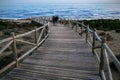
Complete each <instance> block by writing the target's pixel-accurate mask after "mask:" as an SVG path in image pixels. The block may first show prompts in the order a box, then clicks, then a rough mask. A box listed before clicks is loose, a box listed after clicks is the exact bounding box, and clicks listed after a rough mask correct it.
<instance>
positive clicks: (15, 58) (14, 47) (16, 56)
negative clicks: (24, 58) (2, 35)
mask: <svg viewBox="0 0 120 80" xmlns="http://www.w3.org/2000/svg"><path fill="white" fill-rule="evenodd" d="M12 37H13V44H12V48H13V54H14V60H15V61H16V67H18V55H17V47H16V40H15V34H14V32H12Z"/></svg>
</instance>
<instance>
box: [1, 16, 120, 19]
mask: <svg viewBox="0 0 120 80" xmlns="http://www.w3.org/2000/svg"><path fill="white" fill-rule="evenodd" d="M38 17H50V18H52V16H38ZM31 18H32V17H28V18H0V19H1V20H7V19H8V20H19V19H31ZM60 18H61V19H64V18H65V19H70V20H100V19H111V20H116V19H118V20H120V18H69V17H60Z"/></svg>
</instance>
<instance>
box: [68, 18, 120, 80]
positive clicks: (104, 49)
mask: <svg viewBox="0 0 120 80" xmlns="http://www.w3.org/2000/svg"><path fill="white" fill-rule="evenodd" d="M75 21H76V26H77V27H81V28H80V29H81V30H80V31H78V28H77V27H73V25H72V21H71V23H70V20H68V24H69V25H71V27H72V29H73V28H75V30H76V31H77V32H79V34H81V36H82V34H83V31H84V30H85V33H86V37H85V38H86V42H87V43H88V44H89V45H90V46H91V48H92V52H93V54H94V55H95V56H96V58H97V61H98V64H100V67H103V66H104V67H105V68H100V75H101V79H102V80H106V79H108V80H113V78H112V73H111V69H110V65H109V58H108V56H110V59H111V60H112V62H113V63H114V64H115V66H116V68H117V69H118V71H119V72H120V61H119V60H118V59H117V58H116V56H115V54H114V53H113V52H112V50H111V49H110V48H109V47H108V45H107V44H106V43H105V42H104V41H103V39H101V38H100V37H99V36H98V34H97V33H96V31H95V30H92V29H90V28H89V26H88V25H84V23H83V22H82V23H80V22H78V21H77V20H75ZM78 24H79V25H81V26H78ZM74 26H75V25H74ZM91 40H92V42H91ZM96 41H97V42H99V43H100V44H101V45H100V46H96V44H95V42H96ZM97 48H101V58H100V56H99V55H98V53H97V51H96V49H97ZM105 71H106V72H105ZM105 74H107V75H105Z"/></svg>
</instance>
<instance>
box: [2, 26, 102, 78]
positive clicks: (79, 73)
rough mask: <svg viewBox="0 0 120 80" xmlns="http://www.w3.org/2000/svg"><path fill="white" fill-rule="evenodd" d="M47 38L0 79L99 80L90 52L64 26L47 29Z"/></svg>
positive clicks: (76, 35) (86, 46)
mask: <svg viewBox="0 0 120 80" xmlns="http://www.w3.org/2000/svg"><path fill="white" fill-rule="evenodd" d="M49 28H50V31H49V37H48V39H47V40H46V41H45V42H44V43H43V44H42V46H41V47H39V48H38V49H37V50H36V51H35V52H34V53H33V54H32V55H31V56H29V57H28V58H26V59H25V60H24V61H23V62H22V63H21V64H20V66H19V67H17V68H14V69H13V70H12V71H10V72H9V73H8V74H6V75H5V76H4V77H3V78H2V79H0V80H100V76H99V67H98V64H97V61H96V60H95V58H94V56H93V54H92V50H91V49H90V48H89V47H88V45H87V44H86V42H85V40H84V39H82V38H81V37H80V36H79V34H77V33H75V31H73V30H71V29H70V28H68V27H65V26H63V25H60V24H57V25H56V26H52V25H51V26H50V27H49Z"/></svg>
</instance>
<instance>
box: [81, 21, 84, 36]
mask: <svg viewBox="0 0 120 80" xmlns="http://www.w3.org/2000/svg"><path fill="white" fill-rule="evenodd" d="M83 25H84V23H83V22H82V26H81V36H82V34H83Z"/></svg>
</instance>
